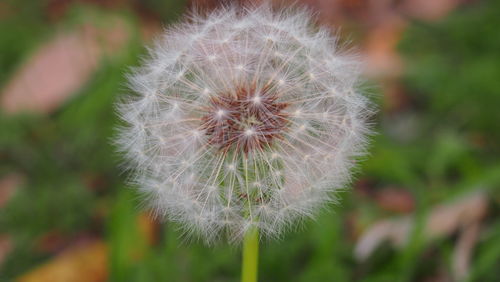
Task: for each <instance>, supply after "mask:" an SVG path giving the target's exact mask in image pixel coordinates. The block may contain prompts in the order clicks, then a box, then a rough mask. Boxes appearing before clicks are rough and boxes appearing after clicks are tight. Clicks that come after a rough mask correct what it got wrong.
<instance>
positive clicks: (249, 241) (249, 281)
mask: <svg viewBox="0 0 500 282" xmlns="http://www.w3.org/2000/svg"><path fill="white" fill-rule="evenodd" d="M242 259H243V265H242V271H241V282H256V281H257V266H258V261H259V230H258V229H257V228H256V227H254V228H251V229H249V230H248V231H247V233H246V234H245V238H244V239H243V258H242Z"/></svg>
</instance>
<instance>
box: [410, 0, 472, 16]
mask: <svg viewBox="0 0 500 282" xmlns="http://www.w3.org/2000/svg"><path fill="white" fill-rule="evenodd" d="M461 2H463V0H406V1H404V2H403V4H402V8H403V10H404V12H406V13H407V14H409V15H410V16H412V17H415V18H418V19H421V20H427V21H436V20H439V19H441V18H443V17H444V16H446V15H447V14H448V13H449V12H450V11H452V10H453V9H454V8H455V7H456V6H458V5H459V4H460V3H461Z"/></svg>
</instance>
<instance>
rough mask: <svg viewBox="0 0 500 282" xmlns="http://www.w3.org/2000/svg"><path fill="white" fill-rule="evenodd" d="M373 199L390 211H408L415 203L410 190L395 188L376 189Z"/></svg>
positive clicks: (411, 209) (410, 210)
mask: <svg viewBox="0 0 500 282" xmlns="http://www.w3.org/2000/svg"><path fill="white" fill-rule="evenodd" d="M375 200H376V202H377V204H378V205H379V206H380V207H381V208H383V209H385V210H388V211H392V212H400V213H409V212H412V211H413V208H414V205H415V203H414V199H413V196H412V195H411V194H410V192H408V191H407V190H402V189H395V188H386V189H383V190H381V191H378V192H377V195H376V196H375Z"/></svg>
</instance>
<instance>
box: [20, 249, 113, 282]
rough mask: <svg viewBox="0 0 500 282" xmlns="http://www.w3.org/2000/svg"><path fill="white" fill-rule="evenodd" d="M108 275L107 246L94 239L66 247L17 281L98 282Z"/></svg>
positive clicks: (105, 278) (104, 279)
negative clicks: (87, 242) (69, 247)
mask: <svg viewBox="0 0 500 282" xmlns="http://www.w3.org/2000/svg"><path fill="white" fill-rule="evenodd" d="M107 277H108V252H107V246H106V244H105V243H104V242H102V241H94V242H92V243H89V244H86V245H80V246H76V247H73V248H71V249H68V250H66V251H64V252H63V253H61V254H60V255H58V256H57V257H56V258H54V259H52V260H50V261H49V262H47V263H45V264H43V265H41V266H39V267H38V268H36V269H34V270H32V271H30V272H29V273H27V274H25V275H23V276H21V277H19V278H18V279H17V280H16V281H19V282H49V281H50V282H68V281H71V282H99V281H106V280H107Z"/></svg>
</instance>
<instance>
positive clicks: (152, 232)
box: [137, 212, 160, 245]
mask: <svg viewBox="0 0 500 282" xmlns="http://www.w3.org/2000/svg"><path fill="white" fill-rule="evenodd" d="M137 227H138V228H139V231H140V233H141V234H142V235H143V236H144V238H146V241H147V242H148V244H150V245H152V244H154V243H156V242H157V241H158V232H159V231H160V229H159V228H160V226H159V224H158V222H157V221H155V220H154V218H152V216H151V214H150V213H146V212H143V213H141V214H139V216H138V217H137Z"/></svg>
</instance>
